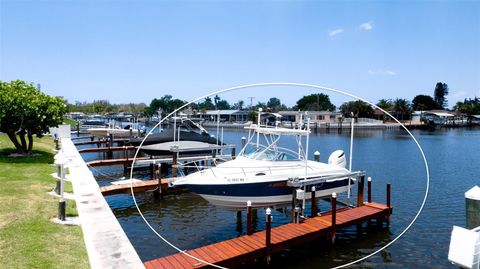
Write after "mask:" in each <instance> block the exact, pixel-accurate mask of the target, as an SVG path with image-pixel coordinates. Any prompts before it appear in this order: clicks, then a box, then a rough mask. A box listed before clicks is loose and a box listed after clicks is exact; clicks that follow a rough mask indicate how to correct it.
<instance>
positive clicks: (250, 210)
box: [247, 200, 252, 235]
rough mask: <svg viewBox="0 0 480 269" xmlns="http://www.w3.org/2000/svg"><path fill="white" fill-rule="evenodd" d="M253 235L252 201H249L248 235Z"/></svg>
mask: <svg viewBox="0 0 480 269" xmlns="http://www.w3.org/2000/svg"><path fill="white" fill-rule="evenodd" d="M251 234H252V201H250V200H248V201H247V235H251Z"/></svg>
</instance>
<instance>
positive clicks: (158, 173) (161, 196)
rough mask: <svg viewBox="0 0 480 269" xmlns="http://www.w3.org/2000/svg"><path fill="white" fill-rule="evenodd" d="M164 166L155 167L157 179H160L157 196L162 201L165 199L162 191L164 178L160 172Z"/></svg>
mask: <svg viewBox="0 0 480 269" xmlns="http://www.w3.org/2000/svg"><path fill="white" fill-rule="evenodd" d="M161 167H162V164H161V163H160V164H158V165H155V177H156V178H157V179H158V190H157V191H156V192H155V194H156V196H157V197H158V198H160V199H163V191H162V176H161V175H160V172H159V170H161Z"/></svg>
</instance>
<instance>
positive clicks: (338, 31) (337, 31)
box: [328, 28, 343, 37]
mask: <svg viewBox="0 0 480 269" xmlns="http://www.w3.org/2000/svg"><path fill="white" fill-rule="evenodd" d="M341 33H343V29H342V28H338V29H335V30H331V31H330V32H328V35H329V36H330V37H334V36H336V35H338V34H341Z"/></svg>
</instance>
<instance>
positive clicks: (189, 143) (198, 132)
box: [128, 118, 222, 155]
mask: <svg viewBox="0 0 480 269" xmlns="http://www.w3.org/2000/svg"><path fill="white" fill-rule="evenodd" d="M143 140H144V138H142V137H140V138H132V139H130V140H129V142H128V143H129V144H131V145H133V146H137V147H138V146H139V145H140V144H141V143H142V141H143ZM198 143H202V144H198ZM217 143H218V144H222V143H221V142H220V141H217V139H216V138H215V137H212V136H211V135H210V134H209V133H208V132H207V130H205V129H204V128H203V127H202V126H200V125H198V124H197V123H194V122H193V121H191V120H190V119H187V118H183V119H180V120H179V123H178V124H177V126H176V127H175V128H169V129H163V130H162V131H161V132H160V133H153V134H150V135H149V136H147V137H146V138H145V141H144V142H143V144H142V147H141V148H140V150H141V151H142V152H145V153H146V154H149V155H164V154H167V153H170V152H171V151H170V148H171V146H173V145H177V146H179V147H190V148H192V152H197V153H199V152H198V151H195V150H194V147H208V145H217ZM184 153H191V152H188V151H187V152H184Z"/></svg>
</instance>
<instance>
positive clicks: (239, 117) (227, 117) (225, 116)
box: [196, 109, 248, 123]
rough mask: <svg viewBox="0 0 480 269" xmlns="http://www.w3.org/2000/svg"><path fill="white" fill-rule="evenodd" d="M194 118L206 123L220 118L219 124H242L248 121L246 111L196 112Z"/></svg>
mask: <svg viewBox="0 0 480 269" xmlns="http://www.w3.org/2000/svg"><path fill="white" fill-rule="evenodd" d="M196 117H198V118H202V119H204V120H206V121H217V118H218V117H220V121H221V122H237V123H244V122H246V121H247V120H248V111H245V110H236V109H226V110H207V111H204V112H197V114H196Z"/></svg>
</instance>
